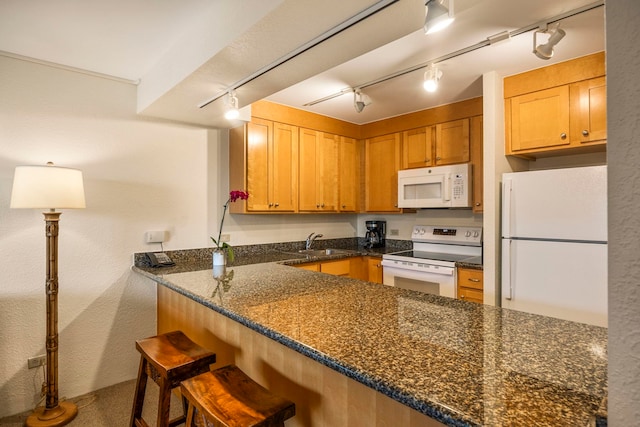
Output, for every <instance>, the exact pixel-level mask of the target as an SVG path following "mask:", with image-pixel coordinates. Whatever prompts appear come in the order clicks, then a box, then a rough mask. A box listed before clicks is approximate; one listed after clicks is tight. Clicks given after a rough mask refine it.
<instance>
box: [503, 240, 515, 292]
mask: <svg viewBox="0 0 640 427" xmlns="http://www.w3.org/2000/svg"><path fill="white" fill-rule="evenodd" d="M506 243H507V248H506V249H507V250H506V251H504V252H506V253H503V254H502V262H503V264H502V265H503V269H502V291H503V292H504V291H507V290H508V291H509V292H508V293H507V295H506V296H505V297H504V299H506V300H508V301H511V300H512V299H513V284H512V283H513V281H512V280H511V255H512V254H511V244H512V243H513V242H512V241H511V239H509V240H506ZM503 249H504V247H503Z"/></svg>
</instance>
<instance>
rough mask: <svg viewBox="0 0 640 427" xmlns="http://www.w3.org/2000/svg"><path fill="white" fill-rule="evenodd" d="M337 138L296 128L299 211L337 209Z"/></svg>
mask: <svg viewBox="0 0 640 427" xmlns="http://www.w3.org/2000/svg"><path fill="white" fill-rule="evenodd" d="M339 140H340V137H338V136H336V135H331V134H328V133H324V132H318V131H314V130H310V129H300V151H299V155H300V167H299V194H298V200H299V210H301V211H314V212H335V211H337V210H338V143H339Z"/></svg>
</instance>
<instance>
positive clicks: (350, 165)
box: [338, 136, 360, 212]
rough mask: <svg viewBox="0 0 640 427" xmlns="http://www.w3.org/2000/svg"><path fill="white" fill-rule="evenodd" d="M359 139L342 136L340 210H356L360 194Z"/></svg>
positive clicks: (340, 150) (339, 154) (339, 158)
mask: <svg viewBox="0 0 640 427" xmlns="http://www.w3.org/2000/svg"><path fill="white" fill-rule="evenodd" d="M358 153H359V150H358V141H356V140H355V139H354V138H347V137H344V136H343V137H341V138H340V145H339V150H338V171H339V172H338V210H339V211H341V212H356V211H357V210H358V197H359V194H360V191H359V189H360V173H359V171H360V156H359V155H358Z"/></svg>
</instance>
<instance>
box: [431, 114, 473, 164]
mask: <svg viewBox="0 0 640 427" xmlns="http://www.w3.org/2000/svg"><path fill="white" fill-rule="evenodd" d="M469 151H470V149H469V119H462V120H455V121H452V122H446V123H439V124H437V125H436V142H435V153H436V159H435V164H436V165H438V166H440V165H450V164H454V163H467V162H468V161H469Z"/></svg>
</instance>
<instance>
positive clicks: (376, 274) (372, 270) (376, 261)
mask: <svg viewBox="0 0 640 427" xmlns="http://www.w3.org/2000/svg"><path fill="white" fill-rule="evenodd" d="M367 271H368V275H367V280H368V281H369V282H373V283H382V258H376V257H367Z"/></svg>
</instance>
